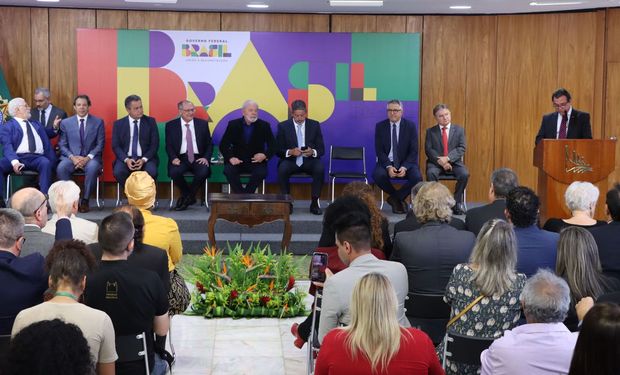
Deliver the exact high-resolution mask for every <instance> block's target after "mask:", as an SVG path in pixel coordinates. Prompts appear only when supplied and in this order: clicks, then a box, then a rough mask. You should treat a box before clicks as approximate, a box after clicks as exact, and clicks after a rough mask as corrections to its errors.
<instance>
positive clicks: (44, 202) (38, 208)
mask: <svg viewBox="0 0 620 375" xmlns="http://www.w3.org/2000/svg"><path fill="white" fill-rule="evenodd" d="M47 202H48V199H47V195H46V196H45V199H44V200H43V202H41V204H40V205H39V207H37V209H36V210H34V212H33V213H32V215H33V216H34V215H36V214H37V212H38V211H39V210H40V209H41V208H43V206H44V205H45V204H46V203H47Z"/></svg>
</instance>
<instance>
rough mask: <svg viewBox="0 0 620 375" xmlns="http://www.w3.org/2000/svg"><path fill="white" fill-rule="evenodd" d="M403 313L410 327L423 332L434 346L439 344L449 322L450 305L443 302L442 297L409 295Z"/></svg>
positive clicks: (437, 295) (436, 295) (435, 295)
mask: <svg viewBox="0 0 620 375" xmlns="http://www.w3.org/2000/svg"><path fill="white" fill-rule="evenodd" d="M405 311H406V315H407V318H408V319H409V323H411V326H412V327H415V328H418V329H421V330H422V331H424V332H425V333H426V334H427V335H428V336H429V337H430V338H431V340H432V341H433V344H434V345H435V346H437V345H438V344H439V343H440V342H441V340H442V339H443V337H444V335H445V333H446V324H448V321H449V320H450V305H448V304H447V303H445V302H444V300H443V295H441V294H419V293H409V294H408V295H407V299H406V300H405Z"/></svg>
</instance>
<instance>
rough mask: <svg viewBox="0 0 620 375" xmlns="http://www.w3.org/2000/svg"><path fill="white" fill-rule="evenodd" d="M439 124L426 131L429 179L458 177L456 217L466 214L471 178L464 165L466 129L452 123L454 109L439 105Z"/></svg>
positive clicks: (436, 108) (435, 114) (436, 115)
mask: <svg viewBox="0 0 620 375" xmlns="http://www.w3.org/2000/svg"><path fill="white" fill-rule="evenodd" d="M433 116H435V119H436V120H437V125H435V126H433V127H431V128H428V129H427V130H426V140H425V142H424V150H425V152H426V158H427V160H426V179H427V180H428V181H437V180H438V179H439V175H454V177H456V188H455V189H454V200H455V201H456V205H455V206H454V208H453V211H454V213H455V214H456V215H462V214H464V213H465V206H464V205H463V195H464V193H465V188H466V187H467V180H468V179H469V171H468V170H467V167H465V164H463V155H464V154H465V130H464V129H463V128H462V127H460V126H458V125H455V124H452V118H451V116H450V109H449V108H448V106H447V105H446V104H437V105H436V106H435V108H433Z"/></svg>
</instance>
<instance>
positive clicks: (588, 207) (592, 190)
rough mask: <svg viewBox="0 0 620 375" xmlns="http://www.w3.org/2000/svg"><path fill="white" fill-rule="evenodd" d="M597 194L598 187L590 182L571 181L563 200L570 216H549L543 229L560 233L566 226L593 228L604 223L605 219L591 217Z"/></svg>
mask: <svg viewBox="0 0 620 375" xmlns="http://www.w3.org/2000/svg"><path fill="white" fill-rule="evenodd" d="M598 196H599V190H598V188H597V187H596V186H594V185H592V184H591V183H589V182H581V181H575V182H573V183H572V184H570V185H569V186H568V188H566V192H565V193H564V202H566V207H568V210H569V211H570V212H571V217H570V218H568V219H559V218H551V219H549V220H547V222H546V223H545V226H544V227H543V229H544V230H548V231H550V232H557V233H560V231H561V230H562V229H564V228H566V227H568V226H576V227H582V228H593V227H598V226H601V225H606V224H607V222H605V221H601V220H595V219H593V217H594V210H595V209H596V202H597V201H598Z"/></svg>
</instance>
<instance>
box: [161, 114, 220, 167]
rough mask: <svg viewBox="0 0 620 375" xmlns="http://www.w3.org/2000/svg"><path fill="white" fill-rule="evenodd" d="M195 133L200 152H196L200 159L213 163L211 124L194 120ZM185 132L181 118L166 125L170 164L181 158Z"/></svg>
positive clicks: (201, 120) (167, 151) (167, 150)
mask: <svg viewBox="0 0 620 375" xmlns="http://www.w3.org/2000/svg"><path fill="white" fill-rule="evenodd" d="M194 131H195V132H196V144H197V145H198V150H194V152H195V153H196V154H198V155H199V157H198V158H205V159H207V160H208V161H209V163H211V155H212V154H213V142H212V141H211V133H210V132H209V123H208V122H206V121H205V120H203V119H199V118H194ZM185 132H186V129H185V125H184V124H182V123H181V118H177V119H174V120H172V121H168V122H167V123H166V153H167V154H168V162H169V163H171V162H172V160H173V159H176V158H178V157H179V151H180V150H181V142H182V140H183V137H185Z"/></svg>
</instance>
